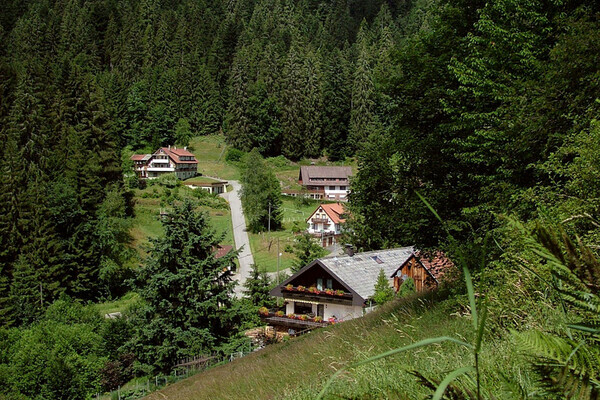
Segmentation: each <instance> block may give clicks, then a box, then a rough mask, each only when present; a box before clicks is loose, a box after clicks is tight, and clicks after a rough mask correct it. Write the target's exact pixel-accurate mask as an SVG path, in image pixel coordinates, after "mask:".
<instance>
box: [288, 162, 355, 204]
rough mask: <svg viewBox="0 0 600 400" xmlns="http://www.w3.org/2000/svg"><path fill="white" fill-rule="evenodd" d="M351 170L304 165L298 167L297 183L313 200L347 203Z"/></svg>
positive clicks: (348, 168)
mask: <svg viewBox="0 0 600 400" xmlns="http://www.w3.org/2000/svg"><path fill="white" fill-rule="evenodd" d="M351 175H352V168H350V167H336V166H317V165H305V166H301V167H300V173H299V175H298V183H300V184H301V185H302V186H303V187H304V188H305V189H306V191H307V192H308V194H309V196H310V197H313V198H315V199H324V200H335V201H347V200H348V199H347V196H348V193H350V176H351Z"/></svg>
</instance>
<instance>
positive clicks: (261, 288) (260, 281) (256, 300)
mask: <svg viewBox="0 0 600 400" xmlns="http://www.w3.org/2000/svg"><path fill="white" fill-rule="evenodd" d="M244 287H245V289H246V290H244V295H245V296H246V298H247V299H248V300H249V301H250V302H251V303H252V304H253V305H254V306H255V307H267V308H271V307H273V306H274V305H275V299H274V298H273V296H271V295H270V294H269V291H270V290H271V279H270V278H269V276H268V275H267V272H266V271H265V270H262V271H261V270H260V268H259V267H258V265H256V264H252V270H251V271H250V276H249V277H248V279H246V282H245V283H244Z"/></svg>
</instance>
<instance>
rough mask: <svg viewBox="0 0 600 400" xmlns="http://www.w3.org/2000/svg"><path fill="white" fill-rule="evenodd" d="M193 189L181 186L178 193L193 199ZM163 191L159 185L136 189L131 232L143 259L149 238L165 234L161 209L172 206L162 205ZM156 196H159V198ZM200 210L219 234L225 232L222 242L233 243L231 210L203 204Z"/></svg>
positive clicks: (135, 246)
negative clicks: (207, 216) (161, 219)
mask: <svg viewBox="0 0 600 400" xmlns="http://www.w3.org/2000/svg"><path fill="white" fill-rule="evenodd" d="M192 190H194V189H188V188H186V187H180V188H179V189H178V193H179V196H180V197H181V198H182V199H183V198H186V197H189V198H192V199H193V198H194V197H193V196H192V195H191V193H193V192H192ZM196 190H201V189H196ZM163 191H164V188H162V187H160V186H157V185H155V186H149V187H147V188H146V189H144V190H136V191H135V217H134V220H133V226H132V228H131V231H130V233H131V236H132V238H133V242H132V246H133V247H134V248H135V249H136V250H137V252H138V254H139V256H140V258H141V259H142V260H143V259H144V258H145V257H146V256H147V249H148V246H149V245H150V242H149V239H150V238H157V237H160V236H162V235H163V234H164V229H163V226H162V224H161V221H160V210H161V209H163V210H169V209H171V207H170V206H164V205H163V206H161V198H160V196H161V194H162V193H163ZM142 196H149V197H142ZM156 196H159V197H158V198H157V197H156ZM198 210H202V211H204V212H206V213H207V214H208V215H209V216H210V223H211V225H212V226H213V227H214V228H215V229H216V230H217V233H218V234H221V233H225V238H224V239H223V241H222V243H223V244H230V245H233V232H232V223H231V212H230V211H229V209H228V208H227V209H221V208H219V209H215V208H211V207H207V206H201V207H198Z"/></svg>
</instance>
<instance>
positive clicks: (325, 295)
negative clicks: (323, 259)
mask: <svg viewBox="0 0 600 400" xmlns="http://www.w3.org/2000/svg"><path fill="white" fill-rule="evenodd" d="M281 294H282V295H283V297H284V298H288V299H290V300H308V301H313V302H317V303H332V304H341V305H352V294H351V293H348V292H344V291H343V290H333V289H323V290H318V289H317V288H315V287H310V288H305V287H304V286H301V285H300V286H297V287H294V286H292V285H287V286H284V287H282V288H281Z"/></svg>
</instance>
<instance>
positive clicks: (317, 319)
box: [314, 316, 323, 322]
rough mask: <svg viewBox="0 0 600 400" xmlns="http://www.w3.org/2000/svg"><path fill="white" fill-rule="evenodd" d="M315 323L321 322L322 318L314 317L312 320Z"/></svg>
mask: <svg viewBox="0 0 600 400" xmlns="http://www.w3.org/2000/svg"><path fill="white" fill-rule="evenodd" d="M314 321H315V322H323V317H320V316H316V317H315V319H314Z"/></svg>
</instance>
